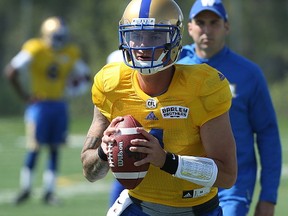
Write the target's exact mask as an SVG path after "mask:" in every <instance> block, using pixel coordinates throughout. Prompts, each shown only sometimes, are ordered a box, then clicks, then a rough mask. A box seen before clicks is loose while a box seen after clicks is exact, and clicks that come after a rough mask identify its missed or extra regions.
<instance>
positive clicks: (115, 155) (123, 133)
mask: <svg viewBox="0 0 288 216" xmlns="http://www.w3.org/2000/svg"><path fill="white" fill-rule="evenodd" d="M123 117H124V120H123V121H121V122H119V123H118V124H117V125H116V127H117V128H120V133H118V134H116V135H114V136H115V140H116V142H114V143H113V144H110V145H109V151H108V162H109V166H110V168H111V170H112V173H113V175H114V176H115V178H116V179H117V180H118V181H119V182H120V183H121V184H122V185H123V186H124V187H125V188H127V189H133V188H135V187H136V186H137V185H139V184H140V183H141V181H142V180H143V179H144V177H145V175H146V173H147V171H148V169H149V165H150V164H144V165H142V166H138V167H137V166H134V162H136V161H139V160H142V159H143V158H145V157H146V154H143V153H139V152H131V151H130V150H129V147H130V146H131V145H132V144H131V143H130V141H131V140H132V139H145V137H144V136H143V135H142V134H139V133H137V132H136V127H142V125H141V124H140V123H139V122H138V121H137V120H136V119H135V118H134V117H133V116H131V115H126V116H123Z"/></svg>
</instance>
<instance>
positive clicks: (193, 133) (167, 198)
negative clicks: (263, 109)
mask: <svg viewBox="0 0 288 216" xmlns="http://www.w3.org/2000/svg"><path fill="white" fill-rule="evenodd" d="M175 68H176V69H175V73H174V76H173V79H172V82H171V84H170V87H169V89H168V90H167V92H165V93H164V94H162V95H160V96H157V97H150V96H149V95H147V94H145V93H144V92H143V91H142V90H141V89H140V87H139V84H138V81H137V78H136V77H137V73H138V72H137V71H136V70H133V69H131V68H129V67H128V66H126V65H125V64H124V63H111V64H108V65H106V66H104V67H103V68H102V69H101V71H99V72H98V73H97V74H96V75H95V78H94V84H93V86H92V100H93V103H94V104H95V105H96V106H97V107H98V108H99V110H100V111H101V112H102V113H103V115H105V116H106V117H107V118H108V119H109V120H112V119H113V118H115V117H117V116H124V115H127V114H131V115H132V116H134V117H135V118H136V119H137V120H138V121H139V122H140V123H141V124H142V125H143V127H144V128H145V129H146V130H147V131H149V132H150V133H151V134H153V135H154V136H156V137H157V138H158V140H159V142H160V144H161V145H162V146H163V148H164V149H165V150H166V151H168V152H171V153H175V154H178V155H192V156H202V157H205V156H206V153H205V150H204V148H203V145H202V144H201V139H200V135H199V128H200V126H201V125H203V124H204V123H205V122H207V121H208V120H210V119H212V118H215V117H217V116H219V115H221V114H223V113H225V112H227V111H228V110H229V108H230V106H231V92H230V89H229V84H228V81H227V79H226V78H225V77H224V76H223V75H222V74H221V73H220V72H218V71H217V70H215V69H213V68H212V67H210V66H208V65H206V64H201V65H177V64H176V65H175ZM199 188H202V186H199V185H196V184H194V183H191V182H188V181H185V180H182V179H179V178H176V177H174V176H172V175H170V174H168V173H166V172H164V171H162V170H160V168H158V167H155V166H153V165H150V168H149V171H148V173H147V175H146V176H145V178H144V180H143V181H142V182H141V183H140V185H138V186H137V187H136V188H135V189H133V190H130V191H129V193H130V195H132V196H133V197H135V198H138V199H140V200H144V201H148V202H155V203H159V204H164V205H169V206H177V207H189V206H195V205H199V204H202V203H204V202H206V201H208V200H210V199H211V198H212V197H214V196H215V195H216V194H217V191H218V189H217V188H215V187H213V188H211V191H210V192H209V193H208V194H206V195H205V196H199V197H196V198H187V196H185V194H186V192H189V191H190V192H191V191H193V189H199Z"/></svg>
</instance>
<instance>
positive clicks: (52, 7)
mask: <svg viewBox="0 0 288 216" xmlns="http://www.w3.org/2000/svg"><path fill="white" fill-rule="evenodd" d="M129 1H130V0H105V1H100V0H81V1H78V0H48V1H47V0H1V1H0V32H1V34H0V50H1V51H0V70H1V73H2V71H3V68H4V67H5V65H6V64H7V63H8V61H9V60H10V59H11V58H12V57H13V56H14V55H15V54H16V53H17V52H18V51H19V49H20V48H21V46H22V44H23V43H24V42H25V41H26V40H27V39H29V38H31V37H36V36H38V35H39V29H40V25H41V23H42V21H43V20H45V19H46V18H47V17H49V16H54V15H58V16H62V17H64V18H65V19H66V20H67V22H68V25H69V27H70V32H71V34H72V37H73V40H74V41H76V42H77V43H78V44H79V45H80V47H81V48H82V51H83V53H82V54H83V56H84V59H85V61H86V62H87V63H88V64H89V66H90V67H91V69H92V71H93V74H95V73H97V71H98V70H99V69H100V68H101V67H102V66H103V65H104V64H105V63H106V58H107V56H108V54H109V53H111V52H112V51H114V50H116V49H118V21H119V20H120V18H121V15H122V13H123V11H124V8H125V7H126V5H127V4H128V3H129ZM176 2H177V3H178V4H179V6H180V7H181V8H182V11H183V14H184V16H185V22H186V23H187V22H188V15H189V11H190V8H191V6H192V3H193V2H194V1H193V0H176ZM223 2H224V4H225V6H226V9H227V12H228V14H229V15H230V16H229V21H230V24H231V30H230V37H229V38H228V44H229V46H230V47H231V48H232V49H233V50H234V51H236V52H238V53H239V54H242V55H244V56H246V57H247V58H249V59H251V60H252V61H254V62H255V63H257V64H258V65H259V66H260V67H261V68H262V69H263V72H264V75H265V77H266V79H267V82H268V85H269V89H270V93H271V96H272V99H273V102H274V105H275V109H276V113H277V116H278V120H279V125H280V132H281V139H282V145H283V154H284V155H283V163H284V166H283V178H282V179H283V180H282V182H283V181H286V184H287V174H288V173H287V164H288V159H287V157H285V154H287V156H288V149H287V142H288V140H287V138H288V135H286V134H287V131H286V132H285V129H286V130H287V122H288V93H287V92H288V78H287V77H288V76H287V75H288V39H287V35H288V28H287V27H288V25H287V20H288V0H277V1H271V0H253V1H250V0H223ZM186 23H185V27H186ZM188 43H189V44H190V43H192V41H191V38H190V37H188V33H187V29H186V28H185V30H184V39H183V44H188ZM90 98H91V96H90V93H89V92H88V93H87V94H86V95H85V96H84V97H82V98H78V99H77V100H76V101H71V117H72V123H71V140H72V141H71V143H72V144H70V147H71V146H73V144H75V146H76V147H75V146H74V147H75V148H73V150H72V148H70V150H69V151H68V153H64V154H67V155H66V156H67V157H68V160H66V159H65V161H66V162H64V163H63V165H62V166H63V168H62V169H63V173H64V174H63V175H65V178H64V177H63V179H64V180H65V179H66V181H67V179H68V180H70V181H71V180H72V182H73V181H76V182H81V181H85V180H84V179H83V177H82V173H81V163H80V150H81V145H82V143H83V140H84V137H85V134H86V131H87V129H88V127H89V125H90V122H91V120H92V119H91V117H92V109H93V105H92V102H91V99H90ZM24 106H25V105H24V104H23V103H22V101H21V100H19V99H18V97H17V95H16V94H15V93H14V91H13V90H12V88H11V87H10V86H9V84H8V82H7V80H5V78H4V77H3V76H0V155H2V156H1V158H0V164H1V165H0V170H1V174H0V175H1V178H0V216H4V215H5V216H7V215H17V214H15V212H12V213H11V212H10V213H9V211H10V210H11V209H12V208H10V207H7V206H6V208H4V207H3V206H1V205H2V204H3V203H5V201H3V199H4V200H5V199H6V198H7V196H6V195H5V193H6V192H7V191H8V190H9V191H12V193H13V192H14V190H15V191H16V190H17V188H18V176H17V175H18V170H19V168H20V165H21V161H22V157H23V155H22V154H24V153H23V152H24V149H23V146H24V145H23V144H21V145H23V146H22V147H19V146H20V144H19V143H21V142H23V139H22V138H21V136H24V125H23V122H22V116H23V111H24ZM21 140H22V141H21ZM7 142H8V143H7ZM18 144H19V145H18ZM7 146H8V147H7ZM18 147H19V149H17V148H18ZM7 148H8V149H7ZM15 148H16V150H15ZM12 149H13V150H12ZM22 149H23V150H22ZM14 151H16V153H17V156H16V157H15V158H14ZM5 156H6V157H7V158H6V160H7V161H4V160H5ZM64 156H65V155H64ZM18 157H19V158H18ZM11 158H12V159H13V160H12V161H13V163H11ZM3 161H4V162H3ZM5 163H8V164H10V167H9V166H8V168H7V166H6V165H5V166H4V165H3V164H5ZM4 169H5V170H4ZM2 171H6V172H5V173H6V174H5V177H3V176H2V173H3V172H2ZM67 176H68V177H67ZM108 179H109V178H108ZM64 180H63V181H64ZM282 182H281V185H284V183H282ZM62 183H63V182H62ZM85 184H88V185H89V187H91V188H92V187H93V186H92V185H91V184H90V183H85ZM103 184H104V183H103ZM100 185H101V184H100ZM104 185H105V184H104ZM102 186H103V185H102ZM102 186H100V187H102ZM12 187H13V188H14V189H13V188H12ZM285 187H286V189H287V185H286V186H285ZM11 188H12V189H11ZM103 188H105V187H102V189H103ZM107 190H109V187H107V188H106V193H103V192H102V193H100V194H105V195H103V196H102V195H101V196H102V197H101V199H102V201H99V200H98V201H99V202H100V206H101V205H102V209H103V210H100V211H98V214H97V213H96V214H95V211H96V212H97V210H96V209H98V207H97V206H93V203H95V202H97V199H99V196H97V195H96V196H95V197H93V196H92V195H91V197H89V199H88V198H87V200H89V201H87V200H85V199H84V200H82V202H83V205H82V207H83V209H86V210H87V209H89V208H92V210H91V209H90V210H91V211H90V213H88V212H86V213H87V214H86V215H88V216H89V215H102V214H104V213H103V212H105V211H106V210H105V208H106V204H105V202H106V201H107V196H108V195H107V194H108V193H107ZM91 191H92V192H93V189H92V190H90V192H91ZM286 192H287V191H286ZM7 193H8V192H7ZM3 194H4V195H3ZM10 194H11V193H10ZM5 196H6V198H5ZM285 196H286V194H285ZM3 197H4V198H3ZM8 197H9V196H8ZM283 197H284V191H283ZM283 197H282V192H280V198H282V200H283V203H284V201H285V200H286V201H287V197H286V198H283ZM7 199H8V198H7ZM74 199H75V203H79V202H81V201H79V197H74ZM256 199H257V198H256ZM1 200H2V201H1ZM76 200H77V201H76ZM1 202H2V203H1ZM84 203H86V204H87V203H88V204H87V206H85V204H84ZM280 203H281V201H280ZM91 204H92V206H91ZM103 205H104V207H103ZM280 205H281V204H280ZM4 206H5V205H4ZM71 206H74V207H75V205H74V204H73V202H72V203H71ZM284 206H285V205H284V204H283V207H284ZM2 207H3V208H2ZM23 208H26V209H24V210H23V211H22V214H21V215H26V214H25V213H24V212H25V211H27V212H29V205H28V207H23ZM30 208H31V206H30ZM280 208H281V207H279V208H278V209H277V212H278V214H277V215H282V214H281V213H279V212H281V211H282V212H283V214H284V212H285V211H284V210H282V209H280ZM5 209H6V210H5ZM40 210H41V211H42V210H43V209H41V208H40ZM40 210H39V211H40ZM44 210H45V209H44ZM81 210H82V209H81V208H80V207H79V211H81ZM11 211H12V210H11ZM35 212H37V209H36V210H35V211H33V212H30V213H27V215H39V214H38V213H35ZM43 212H44V211H43ZM43 212H42V214H41V215H45V214H44V213H43ZM67 212H68V211H67ZM76 212H77V211H74V213H75V215H79V214H80V213H79V214H78V213H76ZM101 212H102V213H101ZM49 213H51V214H52V212H49ZM286 213H287V211H286ZM54 215H58V214H57V213H55V212H54ZM61 215H62V216H63V215H66V213H64V212H62V213H61ZM67 215H74V214H73V212H71V211H70V212H69V214H68V213H67Z"/></svg>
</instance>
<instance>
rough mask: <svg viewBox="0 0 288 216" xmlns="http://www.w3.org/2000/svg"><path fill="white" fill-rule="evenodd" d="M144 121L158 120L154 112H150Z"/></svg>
mask: <svg viewBox="0 0 288 216" xmlns="http://www.w3.org/2000/svg"><path fill="white" fill-rule="evenodd" d="M145 119H146V120H159V119H158V118H157V117H156V116H155V114H154V112H150V113H149V114H148V116H147V117H146V118H145Z"/></svg>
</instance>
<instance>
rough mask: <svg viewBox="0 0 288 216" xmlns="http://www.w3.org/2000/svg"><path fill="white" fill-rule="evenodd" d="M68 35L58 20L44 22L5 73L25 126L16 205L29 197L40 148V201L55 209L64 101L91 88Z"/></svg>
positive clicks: (64, 123) (86, 69)
mask: <svg viewBox="0 0 288 216" xmlns="http://www.w3.org/2000/svg"><path fill="white" fill-rule="evenodd" d="M69 35H70V34H69V30H68V27H67V25H66V23H65V22H64V20H63V19H62V18H60V17H49V18H47V19H46V20H45V21H44V22H43V23H42V26H41V37H40V38H32V39H30V40H28V41H27V42H25V43H24V45H23V47H22V49H21V51H20V52H19V53H18V54H17V55H16V56H15V57H14V58H13V59H12V60H11V61H10V63H9V64H8V65H7V67H6V69H5V73H6V75H7V77H8V79H9V80H10V82H11V84H12V86H13V87H14V88H15V90H16V92H17V93H18V95H19V97H20V98H22V99H23V101H25V102H26V103H27V109H26V111H25V122H26V132H27V134H26V135H27V147H28V152H27V155H26V158H25V161H24V166H23V168H22V169H21V174H20V187H21V191H20V194H19V195H18V196H17V198H16V200H15V203H16V204H20V203H22V202H23V201H25V200H27V199H28V198H29V197H30V195H31V190H32V180H33V174H34V171H35V168H36V163H37V159H38V155H39V152H40V149H41V147H44V146H45V147H47V148H48V150H49V158H48V160H47V168H46V170H45V172H44V175H43V184H44V195H43V201H44V202H45V203H47V204H54V203H55V196H54V192H55V187H56V176H57V171H58V167H59V147H60V145H61V144H63V143H65V140H66V136H67V129H68V110H67V102H66V101H67V98H68V97H70V98H73V97H74V96H78V95H81V94H83V93H85V92H86V91H87V90H88V89H89V86H90V83H91V82H90V69H89V67H88V66H87V65H86V63H84V61H83V60H82V59H81V56H80V50H79V48H78V46H76V45H75V44H73V43H71V42H70V40H69V39H70V38H69Z"/></svg>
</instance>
